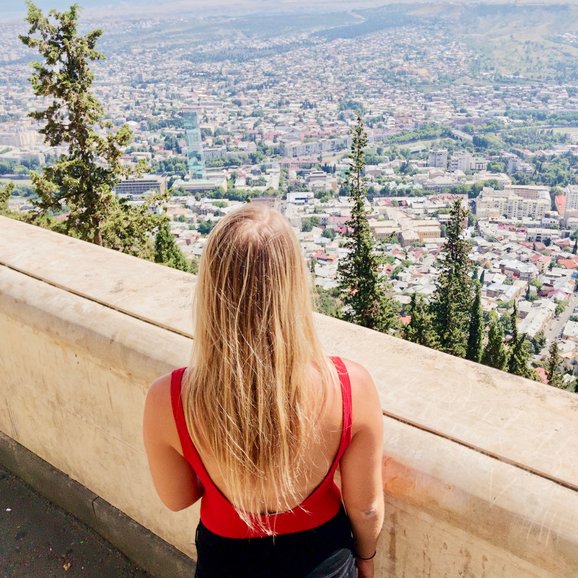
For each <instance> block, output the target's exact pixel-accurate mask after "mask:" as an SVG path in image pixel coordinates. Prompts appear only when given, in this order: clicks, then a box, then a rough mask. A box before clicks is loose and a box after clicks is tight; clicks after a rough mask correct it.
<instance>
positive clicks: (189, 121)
mask: <svg viewBox="0 0 578 578" xmlns="http://www.w3.org/2000/svg"><path fill="white" fill-rule="evenodd" d="M182 117H183V126H184V128H185V139H186V141H187V158H188V164H189V177H190V179H191V180H205V179H206V178H207V174H206V172H205V156H204V154H203V143H202V141H201V129H200V127H199V116H198V114H197V111H196V110H187V111H183V113H182Z"/></svg>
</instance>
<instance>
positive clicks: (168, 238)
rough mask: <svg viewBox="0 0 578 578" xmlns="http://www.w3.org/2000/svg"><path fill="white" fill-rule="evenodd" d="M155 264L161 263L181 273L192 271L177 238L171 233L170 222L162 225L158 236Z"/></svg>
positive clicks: (166, 221)
mask: <svg viewBox="0 0 578 578" xmlns="http://www.w3.org/2000/svg"><path fill="white" fill-rule="evenodd" d="M155 263H161V264H163V265H167V266H168V267H172V268H173V269H180V270H181V271H187V272H188V271H190V267H189V264H188V263H187V260H186V259H185V256H184V255H183V253H182V251H181V250H180V249H179V246H178V245H177V243H176V241H175V237H174V236H173V234H172V233H171V227H170V225H169V222H168V220H165V221H163V222H162V223H161V224H160V226H159V230H158V232H157V235H156V239H155Z"/></svg>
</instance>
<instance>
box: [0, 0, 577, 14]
mask: <svg viewBox="0 0 578 578" xmlns="http://www.w3.org/2000/svg"><path fill="white" fill-rule="evenodd" d="M73 3H77V4H79V5H80V6H81V7H82V8H84V9H85V13H86V15H90V16H108V15H119V14H122V13H126V12H130V11H132V10H134V9H135V8H137V7H138V9H139V10H140V14H143V15H145V14H148V13H163V14H167V13H170V12H177V11H182V12H187V13H190V12H191V11H194V10H202V11H203V12H218V11H219V10H220V9H222V8H224V7H227V8H228V9H229V8H236V9H239V10H243V11H256V12H257V11H258V12H261V11H264V10H273V11H275V12H279V11H280V10H288V9H291V10H296V9H305V10H317V9H323V8H327V9H330V10H332V11H336V10H337V11H338V10H347V11H351V10H355V9H362V8H371V7H378V6H386V5H388V4H426V5H432V6H435V5H443V4H461V5H463V4H511V3H512V2H511V0H474V1H473V2H472V0H360V1H358V2H356V3H355V5H352V3H351V2H350V0H333V1H330V0H168V1H164V2H159V1H158V0H120V1H117V2H114V1H113V0H76V2H75V1H74V0H35V4H36V5H37V6H38V7H40V8H41V9H42V10H49V9H51V8H55V9H57V10H63V9H66V8H68V7H69V6H70V5H71V4H73ZM553 3H555V4H567V5H572V4H573V2H572V1H571V0H542V1H541V2H540V1H536V0H516V4H517V5H524V4H532V5H544V6H547V5H551V4H553ZM25 12H26V5H25V0H3V2H2V14H3V16H4V17H10V18H14V17H19V16H22V15H24V14H25Z"/></svg>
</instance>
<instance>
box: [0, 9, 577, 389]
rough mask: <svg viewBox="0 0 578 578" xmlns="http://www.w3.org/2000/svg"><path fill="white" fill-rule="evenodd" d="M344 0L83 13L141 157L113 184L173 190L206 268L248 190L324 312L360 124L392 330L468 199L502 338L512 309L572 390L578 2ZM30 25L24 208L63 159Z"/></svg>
mask: <svg viewBox="0 0 578 578" xmlns="http://www.w3.org/2000/svg"><path fill="white" fill-rule="evenodd" d="M337 6H338V8H331V9H328V8H327V7H326V6H324V5H321V4H320V5H319V6H317V7H316V8H315V9H309V10H305V9H304V8H299V7H296V6H292V7H287V8H286V11H281V10H280V11H279V12H278V13H277V12H271V11H268V12H265V11H261V12H260V11H255V10H254V9H253V8H251V9H249V8H248V7H243V6H241V5H239V6H238V7H237V8H235V10H232V12H231V13H229V14H227V15H223V13H222V12H223V11H221V13H219V10H218V9H217V8H214V11H213V12H212V13H210V12H207V13H206V14H203V13H201V14H197V13H189V12H186V11H185V10H182V11H181V10H180V9H179V10H173V11H171V10H167V12H166V13H165V14H159V13H157V12H155V11H153V10H151V11H150V12H149V11H147V10H143V11H142V13H141V12H140V11H138V12H132V13H131V12H129V13H127V12H123V13H122V14H121V15H119V16H117V17H115V16H114V15H111V14H106V15H103V14H98V13H95V12H94V9H87V13H86V17H85V16H83V13H82V12H81V25H82V30H83V31H85V30H92V29H94V28H97V27H101V28H102V29H103V30H104V34H103V36H102V38H101V39H100V41H99V49H100V50H102V52H103V53H104V55H105V57H106V58H105V59H104V60H102V61H97V62H96V63H95V64H94V72H95V80H94V92H95V95H96V97H97V98H98V99H99V100H100V101H101V102H102V104H103V110H104V111H105V117H106V121H109V122H110V125H111V127H114V128H115V129H119V128H120V127H123V126H125V125H126V126H128V127H129V128H130V130H131V132H132V140H131V142H130V143H129V144H128V145H127V146H126V147H125V149H124V150H123V156H122V162H123V164H124V165H125V166H127V167H137V166H139V163H141V164H143V163H144V165H145V166H146V171H145V172H144V173H143V174H140V175H137V176H131V177H129V178H126V179H124V180H121V181H120V182H118V183H117V185H116V187H115V192H116V195H117V196H118V197H120V198H122V199H125V200H126V202H128V203H131V204H133V205H135V206H139V205H142V204H143V203H144V202H145V198H146V197H147V195H150V194H151V193H154V194H159V195H160V196H162V197H163V199H164V200H163V201H162V202H159V203H157V204H155V205H154V207H153V209H152V210H154V211H156V212H157V213H159V214H166V215H168V216H169V218H170V231H171V233H172V236H173V237H174V239H175V241H176V244H177V245H178V247H179V248H180V250H181V251H182V253H183V255H184V256H185V258H186V259H187V262H188V263H189V266H190V268H191V270H193V271H194V269H195V267H196V264H197V263H198V258H199V256H200V255H201V253H202V250H203V246H204V244H205V242H206V237H207V234H208V233H209V232H210V230H211V227H212V226H213V224H214V223H215V222H216V221H217V220H218V219H219V218H220V217H221V216H222V215H224V214H226V213H227V211H229V210H231V209H233V208H235V207H237V206H239V205H240V204H242V203H244V202H246V201H247V200H249V199H250V200H251V201H252V202H263V203H267V204H269V205H271V206H274V207H276V208H278V209H279V210H281V211H282V212H283V213H284V214H285V215H286V217H287V218H288V220H289V221H290V223H291V224H292V225H293V227H294V228H295V231H296V233H297V235H298V238H299V240H300V241H301V244H302V247H303V251H304V254H305V258H306V260H307V262H308V264H309V265H310V269H311V272H312V278H313V283H314V285H315V287H316V292H317V296H318V307H319V310H320V311H321V312H323V313H328V314H333V315H337V314H338V313H339V308H340V301H339V292H338V285H339V283H338V267H339V263H340V262H341V261H342V260H343V259H344V257H345V256H346V254H347V249H346V248H345V247H344V240H345V238H346V236H347V231H348V227H347V223H348V221H349V220H350V218H351V207H352V201H351V198H350V196H349V191H348V188H347V186H346V184H347V171H348V168H349V165H350V162H349V153H350V149H351V146H352V129H353V128H354V126H355V125H356V123H357V122H358V118H361V119H362V121H363V123H364V127H365V130H366V132H367V136H368V146H367V148H366V151H365V171H364V174H365V179H366V184H367V200H366V211H367V214H368V222H369V227H370V230H371V232H372V234H373V238H374V239H375V242H376V251H377V252H378V253H379V256H380V262H381V270H380V272H381V274H382V275H383V276H384V278H385V279H387V280H388V283H389V285H390V287H391V293H392V297H393V299H394V300H395V302H396V303H397V307H398V311H399V320H400V326H401V327H403V326H404V325H407V324H408V323H409V322H410V316H409V309H410V305H411V301H412V295H414V294H418V295H421V296H423V297H424V298H425V299H426V300H429V299H431V297H432V295H434V293H435V291H436V280H437V279H438V275H439V268H438V267H437V265H438V263H439V257H440V254H441V252H442V248H443V246H444V244H445V243H446V239H447V237H446V232H447V227H448V223H449V220H450V210H451V207H452V205H453V204H454V202H455V200H456V199H460V200H461V202H462V206H464V207H467V208H468V209H469V214H468V217H467V224H466V223H464V225H465V227H464V237H465V238H466V239H467V241H468V242H469V243H470V245H471V251H470V255H469V256H470V259H471V260H472V261H473V264H474V271H475V273H474V274H475V277H476V279H478V280H479V282H480V283H481V301H482V308H483V310H484V312H486V313H489V312H490V311H495V312H496V313H497V314H498V317H499V318H501V319H503V320H504V328H505V329H506V331H507V330H508V326H507V323H508V321H507V320H508V319H509V318H510V314H511V311H512V308H513V307H514V304H515V305H516V307H517V313H518V331H519V332H520V333H521V334H525V335H526V336H527V338H528V343H529V346H530V347H531V362H532V366H533V368H534V372H535V377H536V379H538V380H540V381H542V382H544V383H548V377H547V371H546V369H545V361H546V359H547V357H548V352H549V350H550V348H551V345H552V343H554V342H555V343H556V344H557V346H558V351H559V355H560V357H561V363H562V369H561V383H560V386H561V387H564V388H567V389H570V390H572V391H574V388H575V382H576V375H577V374H578V366H577V364H578V361H577V360H578V291H577V288H578V254H577V253H578V250H577V245H578V9H577V8H575V7H572V6H571V5H570V4H568V5H564V4H560V5H548V4H544V5H526V4H524V3H522V4H520V5H516V6H512V5H505V4H504V5H501V4H499V3H497V4H495V5H484V4H480V5H474V6H469V5H467V4H456V5H454V4H452V5H448V4H446V3H436V4H420V3H415V4H414V3H405V4H396V5H394V6H379V7H375V6H368V7H364V8H359V9H350V8H347V7H345V6H343V7H341V5H340V4H338V5H337ZM91 10H92V11H91ZM23 18H24V17H23V16H22V17H21V18H16V17H15V18H14V19H13V20H11V21H9V22H8V23H7V24H5V25H4V26H3V27H1V28H0V186H1V185H6V184H7V183H12V184H13V186H14V190H13V191H12V195H11V197H10V199H9V201H8V209H9V210H10V211H12V212H13V213H26V212H28V211H31V210H33V208H34V205H33V201H34V199H35V196H36V192H35V188H34V186H33V183H32V180H31V175H30V172H31V171H39V170H41V169H42V167H45V166H50V165H51V163H53V162H54V161H55V160H56V159H57V158H58V157H59V156H60V155H66V154H67V147H66V146H63V145H60V146H50V145H49V144H46V143H45V141H44V136H43V135H42V134H41V133H39V129H41V128H42V125H41V124H40V123H38V122H37V121H35V120H33V119H32V118H31V117H30V116H29V113H30V112H32V111H36V110H38V109H40V108H41V107H42V106H43V105H45V104H46V103H45V102H42V99H39V98H38V97H37V96H35V95H34V93H33V90H32V88H31V85H30V82H29V80H28V79H29V77H30V75H31V68H30V62H31V61H33V60H34V59H35V54H34V52H33V51H32V50H30V49H29V48H27V47H26V46H24V44H23V43H22V42H20V41H19V39H18V35H19V34H24V33H25V32H26V25H25V22H24V19H23ZM504 22H507V23H509V26H506V25H505V24H504ZM536 22H540V23H541V25H540V27H538V28H536ZM63 211H64V209H63ZM56 217H57V218H58V215H56ZM510 329H511V327H510Z"/></svg>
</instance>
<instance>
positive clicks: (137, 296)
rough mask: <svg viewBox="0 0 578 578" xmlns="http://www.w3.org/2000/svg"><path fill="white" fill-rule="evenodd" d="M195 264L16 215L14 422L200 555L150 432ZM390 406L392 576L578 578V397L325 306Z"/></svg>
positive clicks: (7, 411)
mask: <svg viewBox="0 0 578 578" xmlns="http://www.w3.org/2000/svg"><path fill="white" fill-rule="evenodd" d="M193 291H194V277H193V276H191V275H188V274H185V273H181V272H178V271H174V270H171V269H167V268H165V267H162V266H159V265H154V264H151V263H147V262H144V261H141V260H138V259H135V258H132V257H128V256H126V255H122V254H119V253H115V252H113V251H110V250H107V249H102V248H99V247H95V246H93V245H89V244H86V243H83V242H81V241H77V240H75V239H71V238H68V237H64V236H61V235H57V234H54V233H51V232H48V231H45V230H42V229H37V228H35V227H31V226H29V225H25V224H22V223H18V222H15V221H10V220H9V219H5V218H1V217H0V327H1V331H0V351H1V358H0V431H2V432H4V433H5V434H6V435H8V436H10V437H11V438H13V439H14V440H16V441H17V442H19V443H20V444H22V445H23V446H25V447H27V448H28V449H30V450H31V451H33V452H34V453H36V454H37V455H39V456H40V457H42V458H43V459H44V460H46V461H48V462H50V463H51V464H52V465H54V466H55V467H56V468H58V469H60V470H62V471H63V472H65V473H66V474H68V475H69V476H71V477H72V478H74V479H76V480H78V481H79V482H80V483H82V484H83V485H85V486H86V487H87V488H89V489H90V490H91V491H93V492H95V493H96V494H98V495H99V496H101V497H102V498H103V499H104V500H106V501H108V502H110V503H111V504H112V505H113V506H115V507H117V508H119V509H120V510H122V511H123V512H125V513H126V514H128V515H129V516H131V517H132V518H133V519H135V520H136V521H138V522H139V523H140V524H142V525H144V526H145V527H147V528H149V529H151V530H152V531H153V532H155V533H156V534H158V535H159V536H161V537H162V538H164V539H165V540H167V541H168V542H169V543H171V544H174V545H175V546H177V547H178V548H179V549H180V550H182V551H183V552H186V553H187V554H189V555H191V556H192V557H193V558H194V556H195V552H194V543H193V538H194V527H195V525H196V522H197V511H198V510H197V508H196V507H195V508H192V509H191V510H190V511H186V512H181V513H178V514H174V513H171V512H169V511H167V510H166V509H165V508H164V507H163V506H162V504H161V503H160V502H159V500H158V498H157V497H156V495H155V493H154V490H153V488H152V484H151V481H150V479H149V475H148V471H147V467H146V460H145V456H144V450H143V447H142V441H141V419H142V409H143V402H144V396H145V393H146V389H147V387H148V384H149V383H150V382H151V381H152V380H153V379H154V378H155V377H156V376H158V375H160V374H162V373H166V372H168V371H170V370H171V369H172V368H174V367H177V366H182V365H186V363H187V360H188V356H189V351H190V345H191V338H192V317H191V298H192V294H193ZM317 326H318V329H319V332H320V335H321V338H322V341H323V344H324V346H325V348H326V350H327V352H328V353H332V354H339V355H343V356H345V357H349V358H351V359H355V360H357V361H359V362H361V363H363V364H364V365H366V366H367V367H368V368H369V370H370V371H371V373H372V375H373V376H374V379H375V380H376V383H377V385H378V388H379V392H380V397H381V403H382V410H383V413H384V425H385V437H384V472H385V488H384V490H385V496H386V504H387V518H386V524H385V528H384V531H383V535H382V539H381V543H380V548H379V554H378V557H377V568H378V572H377V575H378V576H383V577H384V578H385V577H386V576H387V577H388V578H389V577H399V578H401V577H406V578H410V577H411V578H414V577H421V576H424V577H425V576H427V577H429V578H437V577H440V578H442V577H448V578H450V577H453V576H456V577H457V576H460V577H471V578H473V577H475V578H482V577H483V578H517V577H524V578H526V577H552V578H554V577H556V578H560V577H564V578H566V577H572V576H576V575H578V491H577V490H578V458H577V457H576V456H577V453H576V449H575V447H576V439H578V419H577V418H578V396H576V395H574V394H570V393H568V392H564V391H559V390H555V389H553V388H550V387H548V386H544V385H541V384H538V383H534V382H531V381H528V380H524V379H521V378H517V377H513V376H511V375H509V374H506V373H503V372H499V371H497V370H493V369H490V368H487V367H484V366H481V365H477V364H473V363H470V362H467V361H464V360H461V359H457V358H453V357H450V356H447V355H445V354H441V353H439V352H435V351H432V350H429V349H425V348H422V347H420V346H417V345H414V344H411V343H408V342H405V341H402V340H399V339H396V338H393V337H389V336H386V335H383V334H379V333H375V332H372V331H369V330H366V329H363V328H360V327H355V326H353V325H350V324H347V323H344V322H342V321H338V320H335V319H330V318H327V317H323V316H318V318H317Z"/></svg>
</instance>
